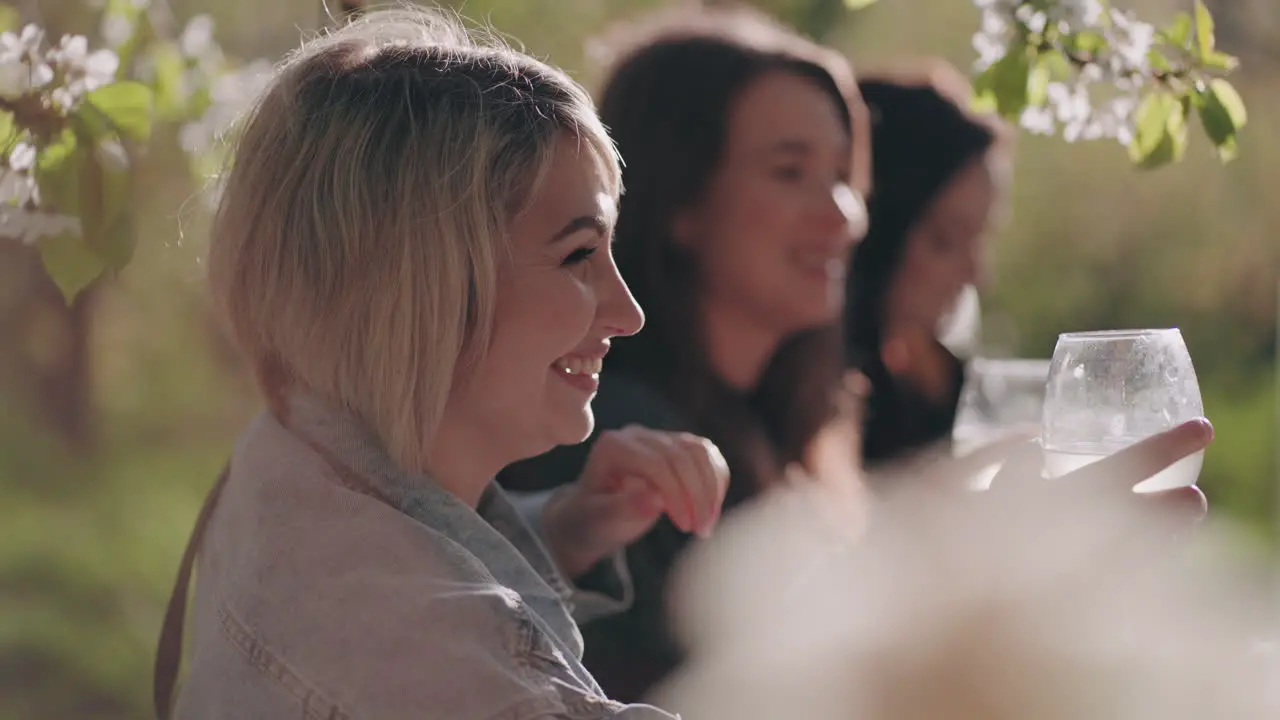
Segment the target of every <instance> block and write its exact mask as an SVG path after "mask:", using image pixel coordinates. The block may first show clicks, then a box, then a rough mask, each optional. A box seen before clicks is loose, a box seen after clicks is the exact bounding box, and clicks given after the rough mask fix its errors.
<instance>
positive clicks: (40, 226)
mask: <svg viewBox="0 0 1280 720" xmlns="http://www.w3.org/2000/svg"><path fill="white" fill-rule="evenodd" d="M0 184H3V181H0ZM67 232H70V233H74V234H76V235H79V234H81V232H82V228H81V225H80V218H78V217H74V216H71V215H62V214H60V213H46V212H40V211H38V210H26V209H22V208H15V207H4V206H0V237H6V238H10V239H13V240H18V241H19V242H21V243H23V244H24V245H34V244H36V243H37V242H39V241H40V239H41V238H45V237H56V236H58V235H62V234H63V233H67Z"/></svg>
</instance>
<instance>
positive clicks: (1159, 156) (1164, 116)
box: [1129, 90, 1187, 169]
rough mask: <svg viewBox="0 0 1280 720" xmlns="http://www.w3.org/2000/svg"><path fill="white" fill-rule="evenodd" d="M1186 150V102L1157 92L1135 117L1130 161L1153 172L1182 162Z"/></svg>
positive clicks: (1143, 101)
mask: <svg viewBox="0 0 1280 720" xmlns="http://www.w3.org/2000/svg"><path fill="white" fill-rule="evenodd" d="M1186 149H1187V110H1186V104H1185V103H1184V102H1183V98H1179V97H1177V96H1175V95H1173V94H1171V93H1169V92H1167V91H1164V90H1156V91H1154V92H1152V93H1150V94H1149V95H1147V96H1146V97H1145V98H1143V100H1142V103H1141V104H1140V105H1139V106H1138V109H1137V112H1136V113H1135V115H1134V136H1133V142H1132V143H1130V144H1129V158H1130V159H1131V160H1133V162H1134V163H1135V164H1136V165H1138V166H1139V167H1141V168H1144V169H1154V168H1157V167H1160V166H1162V165H1166V164H1168V163H1171V162H1177V161H1179V160H1181V159H1182V157H1183V155H1184V154H1185V153H1186Z"/></svg>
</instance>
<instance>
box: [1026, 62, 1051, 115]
mask: <svg viewBox="0 0 1280 720" xmlns="http://www.w3.org/2000/svg"><path fill="white" fill-rule="evenodd" d="M1052 79H1053V77H1052V73H1051V72H1050V71H1049V63H1048V61H1047V59H1046V58H1045V57H1044V56H1041V57H1037V58H1036V62H1035V65H1033V66H1032V67H1031V72H1030V73H1029V74H1028V75H1027V104H1028V105H1032V106H1034V107H1041V106H1043V105H1044V104H1045V103H1046V102H1048V101H1049V81H1051V80H1052Z"/></svg>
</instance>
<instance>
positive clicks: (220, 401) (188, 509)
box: [0, 0, 1280, 719]
mask: <svg viewBox="0 0 1280 720" xmlns="http://www.w3.org/2000/svg"><path fill="white" fill-rule="evenodd" d="M159 2H165V3H167V6H168V7H167V12H168V13H169V15H168V17H170V19H171V22H172V23H174V27H176V28H179V29H181V28H182V27H185V26H187V24H188V23H189V22H190V21H191V19H192V18H194V17H197V16H199V15H207V16H209V17H210V18H212V20H213V27H214V30H213V39H214V40H215V41H216V42H217V43H218V44H220V45H221V47H222V50H223V51H224V52H225V54H226V55H227V56H228V57H231V58H236V59H238V60H240V61H243V62H246V63H247V62H249V61H251V60H254V59H266V60H270V61H274V60H276V59H279V58H280V57H281V56H282V54H283V53H284V52H286V51H287V50H289V49H290V48H291V47H294V46H296V45H297V44H298V42H299V38H300V33H302V32H309V31H313V30H315V29H317V28H320V27H322V26H323V24H324V21H325V14H324V9H323V7H322V4H321V3H320V2H319V0H272V1H271V2H262V1H261V0H220V1H219V2H217V3H214V2H211V0H152V3H159ZM14 4H15V6H17V7H18V8H19V10H20V11H21V13H22V14H23V15H24V18H26V19H30V20H37V21H39V22H40V23H41V24H43V25H44V26H45V27H47V28H48V29H49V31H50V33H51V34H54V35H56V34H58V33H61V32H79V33H84V34H87V35H89V36H90V38H91V40H90V42H91V44H95V43H98V42H100V38H101V37H102V33H101V32H100V29H99V27H98V23H99V18H100V17H101V11H100V10H98V9H95V8H94V7H93V6H94V3H92V2H85V1H84V0H26V1H25V2H18V3H14ZM101 4H102V3H101V2H99V3H98V5H99V6H101ZM135 4H139V3H135ZM446 4H449V3H446ZM452 4H453V5H454V6H455V7H458V8H459V9H460V10H462V11H463V12H464V13H465V14H467V15H468V16H471V17H473V18H478V19H483V20H486V21H488V22H490V23H492V24H493V25H494V26H496V27H497V28H498V29H500V30H502V31H503V32H504V33H506V34H508V35H510V36H512V37H514V38H518V39H519V40H520V41H521V42H523V43H524V45H525V46H526V47H527V49H528V50H529V51H530V52H532V53H534V54H536V55H539V56H543V57H545V58H547V59H549V60H550V61H551V62H553V63H555V64H558V65H560V66H563V67H565V68H566V69H568V70H570V71H571V72H572V73H573V74H574V75H575V76H576V77H578V78H579V79H581V80H582V81H583V82H585V83H586V84H588V85H589V86H593V85H594V82H595V80H596V78H595V76H594V75H593V72H592V69H593V68H592V63H591V59H590V58H591V55H590V52H589V51H588V47H589V40H590V38H591V37H592V35H593V34H594V33H596V32H598V31H600V30H601V29H602V28H604V27H605V26H606V25H608V24H609V23H610V22H612V21H615V20H618V19H621V18H625V17H627V16H629V15H631V14H634V13H636V12H638V11H642V10H644V9H647V8H653V7H656V6H659V5H663V4H668V3H664V2H662V0H471V1H470V2H465V3H463V2H458V3H452ZM756 4H757V5H759V6H762V7H764V8H767V9H770V10H773V11H774V12H776V13H778V14H779V15H780V16H782V17H783V18H784V19H785V20H787V21H789V22H791V23H792V24H794V25H796V26H798V27H799V28H800V29H802V30H804V31H805V32H808V33H810V34H813V35H815V36H817V37H819V38H820V39H822V40H824V41H826V42H828V43H830V44H831V45H833V46H835V47H837V48H839V49H840V50H842V51H844V52H847V53H848V54H849V56H850V57H851V58H852V59H853V60H854V61H855V63H856V64H857V66H858V68H859V69H870V68H881V67H887V66H890V65H891V64H892V63H894V62H896V61H899V60H910V59H913V58H918V57H920V56H923V55H929V56H938V57H941V58H944V59H946V60H949V61H951V62H952V63H954V64H956V65H958V66H960V67H961V68H964V69H967V68H968V67H969V66H970V64H971V63H972V61H973V57H974V53H973V50H972V48H971V45H970V37H971V35H972V34H973V32H974V30H975V29H976V28H977V23H978V13H977V11H976V10H975V9H974V8H973V7H972V6H971V5H970V4H968V3H966V2H964V1H963V0H881V2H879V3H878V4H876V5H873V6H872V7H870V8H868V9H866V10H864V11H859V12H857V13H851V12H848V11H846V10H845V9H844V7H843V2H842V0H760V1H759V2H757V3H756ZM1130 5H1132V6H1134V7H1136V8H1138V9H1139V10H1141V11H1142V12H1144V13H1146V14H1148V15H1152V16H1154V17H1153V18H1152V19H1158V18H1159V17H1160V16H1161V15H1165V14H1168V13H1170V12H1172V10H1173V9H1175V8H1181V7H1182V6H1183V5H1188V6H1189V5H1190V2H1189V1H1188V2H1186V3H1183V2H1182V1H1181V0H1177V1H1176V2H1175V0H1140V1H1139V2H1135V3H1130ZM1210 5H1211V7H1212V9H1213V12H1214V14H1215V16H1216V17H1217V19H1218V35H1219V43H1220V46H1221V47H1222V48H1223V49H1225V50H1226V51H1227V52H1230V53H1233V54H1235V55H1238V56H1240V58H1241V60H1242V63H1243V69H1242V70H1241V71H1240V73H1239V75H1238V82H1237V86H1238V87H1239V88H1240V90H1241V93H1242V94H1243V95H1244V98H1245V100H1246V102H1247V103H1248V105H1249V108H1250V124H1249V126H1248V127H1247V129H1246V130H1245V131H1244V133H1243V135H1242V138H1241V141H1240V142H1241V146H1242V148H1243V151H1242V153H1241V157H1240V158H1239V159H1238V160H1237V161H1235V162H1234V163H1232V164H1230V165H1228V166H1225V167H1223V166H1221V165H1220V164H1219V163H1218V161H1217V160H1216V159H1215V158H1214V157H1213V156H1212V154H1211V152H1210V148H1209V147H1208V145H1207V143H1206V142H1205V141H1204V139H1203V136H1201V135H1198V134H1196V133H1193V136H1192V138H1193V139H1192V146H1191V148H1190V150H1189V152H1188V159H1187V160H1186V161H1185V162H1184V163H1182V164H1180V165H1177V166H1172V167H1168V168H1165V169H1163V170H1160V171H1158V172H1155V173H1146V172H1143V171H1139V170H1135V169H1132V167H1131V166H1130V164H1129V162H1128V159H1127V158H1126V156H1125V153H1124V151H1123V149H1122V148H1120V147H1119V146H1118V145H1115V144H1114V143H1112V142H1099V143H1087V144H1076V145H1069V144H1066V143H1064V142H1062V141H1061V140H1057V139H1051V138H1041V137H1031V136H1027V135H1023V136H1022V137H1021V138H1020V139H1019V141H1018V144H1017V161H1016V178H1015V184H1014V195H1013V198H1012V212H1013V217H1012V221H1011V223H1010V224H1009V225H1008V226H1007V227H1006V228H1005V229H1004V230H1003V232H1002V233H1001V234H1000V237H999V238H998V241H997V242H996V247H995V263H994V270H995V283H994V285H993V286H992V287H991V288H990V289H989V290H988V292H987V293H986V294H985V295H984V297H983V299H982V308H983V315H984V321H983V352H984V353H985V354H988V355H997V356H1021V357H1045V358H1047V357H1048V356H1049V355H1050V354H1051V352H1052V349H1053V343H1054V339H1055V337H1056V335H1057V334H1058V333H1060V332H1064V331H1069V330H1079V329H1088V328H1111V327H1168V326H1177V327H1180V328H1181V329H1182V331H1183V333H1184V335H1185V337H1186V340H1187V343H1188V345H1189V346H1190V349H1191V353H1192V356H1193V358H1194V360H1195V364H1196V368H1197V370H1198V372H1199V376H1200V381H1201V384H1202V387H1203V392H1204V399H1205V407H1206V411H1207V414H1208V415H1209V417H1210V418H1211V419H1212V420H1213V422H1214V424H1215V425H1216V427H1217V429H1218V439H1217V441H1216V442H1215V444H1214V446H1213V447H1212V448H1211V450H1210V452H1209V454H1208V457H1207V461H1206V465H1205V469H1204V472H1203V474H1202V476H1201V480H1200V482H1201V486H1202V487H1203V488H1204V490H1205V491H1206V493H1207V494H1208V495H1209V496H1210V498H1211V502H1212V503H1213V506H1214V509H1215V512H1218V513H1223V514H1230V515H1232V516H1234V517H1235V518H1238V519H1239V520H1240V521H1241V527H1242V528H1244V530H1243V534H1244V535H1245V537H1246V538H1248V539H1249V540H1250V541H1251V542H1256V543H1257V544H1258V545H1259V547H1261V548H1264V549H1269V548H1271V546H1272V538H1273V537H1275V535H1276V532H1277V531H1278V530H1280V527H1277V524H1276V517H1275V515H1276V513H1275V512H1274V510H1275V507H1276V505H1277V503H1276V502H1275V492H1274V488H1275V487H1276V485H1277V483H1278V482H1280V478H1278V476H1277V455H1276V448H1277V443H1276V437H1277V433H1276V429H1277V428H1276V418H1277V386H1276V364H1275V359H1276V352H1275V350H1276V342H1277V333H1276V308H1277V303H1278V302H1280V292H1278V291H1280V286H1278V285H1277V273H1276V267H1277V261H1278V260H1280V244H1278V243H1277V242H1276V239H1275V237H1274V232H1275V230H1274V229H1275V228H1280V135H1278V134H1277V125H1278V124H1280V4H1276V3H1275V2H1274V0H1217V2H1212V3H1210ZM334 9H335V10H336V6H335V8H334ZM196 39H199V38H196ZM233 89H234V88H232V89H226V88H224V90H226V91H227V92H230V91H231V90H233ZM157 133H158V135H157V137H156V139H155V140H154V141H153V142H152V143H151V144H150V146H149V150H148V154H147V156H146V157H145V158H144V160H143V162H142V163H141V165H140V166H139V167H138V168H137V169H136V172H137V173H138V178H139V181H138V188H139V189H138V191H137V193H136V197H135V199H134V201H135V207H136V208H137V217H138V220H139V227H138V233H139V242H138V247H137V251H136V257H135V260H134V262H133V264H132V265H130V266H129V267H128V268H127V270H125V271H124V272H123V273H122V274H120V275H119V277H116V278H113V279H110V280H108V281H105V282H101V283H98V284H97V285H95V286H94V287H92V288H91V289H90V290H89V291H87V292H86V293H84V294H83V295H82V296H81V297H80V298H79V300H78V301H77V302H76V304H75V305H74V306H73V307H72V308H70V309H67V308H66V306H65V304H64V303H63V301H62V299H61V296H60V295H59V293H58V291H57V290H56V289H55V288H54V287H53V286H52V284H51V283H50V282H49V281H48V280H47V279H46V278H45V276H44V275H43V274H42V272H40V271H39V266H38V256H37V255H36V254H35V253H34V252H33V251H32V250H31V249H30V248H26V247H22V246H20V245H18V244H17V243H7V244H0V718H85V719H87V718H137V717H143V716H145V715H146V714H147V712H148V708H149V705H148V703H149V683H150V671H151V666H150V663H151V658H152V655H151V654H152V652H153V649H154V644H155V636H156V633H157V630H158V628H159V624H160V617H161V613H162V611H163V606H164V601H165V600H166V599H167V593H168V590H169V588H170V584H171V583H172V580H173V573H174V571H175V568H176V566H177V563H178V558H179V557H180V554H181V551H182V547H183V545H184V543H185V542H186V539H187V534H188V532H189V531H190V528H191V523H192V521H193V518H194V516H195V512H196V509H197V507H198V505H199V502H200V500H201V498H202V497H203V494H204V492H205V491H206V490H207V488H208V487H209V485H210V483H211V482H212V480H213V477H214V475H215V474H216V472H217V470H218V469H219V467H220V465H221V463H222V462H223V460H224V458H225V457H226V455H227V453H228V451H229V450H230V447H231V444H232V442H233V440H234V438H235V436H236V434H237V432H238V431H239V429H240V426H241V425H242V423H244V422H245V421H246V420H247V419H248V417H249V416H250V415H251V414H252V413H253V412H255V410H256V408H257V403H256V400H255V397H254V393H253V390H252V387H251V385H250V383H249V382H248V381H247V379H246V377H245V375H244V374H243V373H242V372H241V370H240V368H239V366H238V364H237V360H236V358H235V357H234V355H233V353H232V352H231V351H230V349H229V348H228V346H227V345H226V344H225V343H224V342H223V341H222V340H221V338H220V336H219V333H218V330H217V328H216V327H215V326H214V324H213V322H212V321H211V318H210V316H209V314H208V308H207V304H206V299H205V294H204V285H203V281H202V269H201V262H200V258H201V254H202V245H203V243H204V229H205V222H206V216H205V205H204V201H203V200H202V198H201V196H200V194H199V190H200V183H199V181H198V180H197V177H198V173H194V172H192V167H191V162H190V159H189V157H188V155H187V154H185V153H183V152H182V151H181V150H180V149H179V147H180V142H186V143H188V144H190V143H194V142H199V141H200V140H199V138H198V137H197V135H198V128H187V129H186V130H185V134H184V130H183V128H182V127H181V125H180V124H176V123H175V124H168V125H164V124H161V125H158V126H157Z"/></svg>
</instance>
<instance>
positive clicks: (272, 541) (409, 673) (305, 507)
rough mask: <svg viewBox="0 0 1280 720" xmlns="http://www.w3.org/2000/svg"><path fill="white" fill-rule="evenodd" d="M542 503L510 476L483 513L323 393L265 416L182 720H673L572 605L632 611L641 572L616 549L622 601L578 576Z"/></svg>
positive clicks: (199, 596) (240, 466) (219, 561)
mask: <svg viewBox="0 0 1280 720" xmlns="http://www.w3.org/2000/svg"><path fill="white" fill-rule="evenodd" d="M316 446H318V447H320V448H322V449H323V450H324V451H325V453H326V454H327V455H329V456H330V457H332V458H335V459H338V460H339V461H341V462H342V463H344V464H345V465H346V466H347V467H348V468H349V469H350V470H352V471H354V472H355V473H357V474H358V475H359V476H360V477H361V478H363V479H364V480H365V481H366V482H368V483H369V484H371V485H372V486H373V487H375V488H376V489H377V490H378V491H379V492H378V494H380V495H382V496H383V497H384V498H385V499H386V500H387V502H383V501H380V500H377V499H374V498H373V497H370V496H368V495H365V494H361V493H358V492H355V491H353V490H351V489H348V488H347V487H345V486H344V485H343V484H342V483H341V481H340V478H339V476H338V475H337V474H336V472H335V470H334V469H333V467H332V466H331V465H330V464H329V463H328V462H327V461H326V460H325V458H324V457H322V455H321V453H320V452H317V450H316V449H315V447H316ZM544 499H545V496H527V497H516V496H511V497H508V495H507V494H506V493H505V492H504V491H503V490H501V489H500V488H498V486H497V485H496V484H495V485H491V486H490V488H489V490H488V491H486V493H485V495H484V497H483V499H482V500H481V502H480V504H479V508H478V510H473V509H471V508H470V507H468V506H467V505H465V504H464V503H462V502H461V501H459V500H458V499H457V498H455V497H454V496H453V495H451V494H449V493H448V492H446V491H444V490H443V489H442V488H440V487H439V486H438V485H436V484H434V483H432V482H431V481H430V479H428V478H426V477H423V476H420V475H411V474H407V473H404V472H402V471H401V470H399V469H398V468H397V467H396V465H395V463H394V462H392V460H391V459H390V457H389V456H388V455H387V454H386V453H385V452H384V451H383V450H382V449H381V447H380V446H379V444H378V443H377V442H376V440H375V439H374V438H373V437H372V436H371V435H370V434H368V433H367V431H365V430H363V429H362V428H361V426H360V425H359V424H358V423H356V422H354V421H353V420H351V419H350V418H348V417H346V416H344V415H341V414H338V413H334V412H330V411H328V410H327V409H325V408H323V407H322V406H321V405H320V404H319V403H315V402H307V401H302V402H295V403H293V406H292V407H291V412H290V418H289V427H288V428H286V427H284V426H283V425H281V424H280V422H279V421H277V419H276V418H275V417H274V416H273V415H270V414H263V415H261V416H259V417H258V418H256V419H255V420H254V421H253V422H252V424H251V425H250V427H249V428H248V430H247V431H246V432H245V434H244V435H243V436H242V437H241V439H240V441H239V443H238V444H237V447H236V450H235V453H234V455H233V458H232V461H231V475H230V477H229V479H228V481H227V484H226V486H225V487H224V489H223V491H222V496H221V498H220V500H219V504H218V506H217V508H216V510H215V511H214V514H213V516H212V519H211V521H210V523H209V526H208V528H207V531H206V535H205V538H204V545H203V549H202V551H201V556H200V561H199V565H198V566H197V573H198V574H197V580H196V585H195V595H194V601H193V610H192V620H191V627H190V633H191V640H192V644H191V652H190V654H189V656H188V658H187V663H188V665H187V667H188V674H187V677H186V679H185V681H184V682H183V684H182V686H181V689H180V691H179V695H178V699H177V705H176V709H175V717H176V718H179V719H181V720H203V719H206V718H209V719H212V718H237V719H241V718H243V719H245V720H249V719H251V718H287V717H288V718H313V719H315V720H321V719H323V720H338V719H340V718H341V719H345V718H442V719H447V720H471V719H475V720H490V719H493V720H498V719H502V720H533V719H535V718H537V719H543V718H546V719H550V718H564V719H572V720H595V719H597V718H619V719H621V720H675V716H673V715H669V714H667V713H664V712H662V711H659V710H657V709H655V708H652V707H649V706H645V705H622V704H620V703H616V702H613V701H611V700H608V699H607V698H605V697H604V696H603V694H602V692H601V690H600V687H599V685H597V684H596V682H595V680H594V679H592V677H591V675H590V674H589V673H588V672H587V671H586V670H585V669H584V668H583V666H582V664H581V656H582V636H581V635H580V634H579V631H578V627H577V625H576V623H575V618H574V617H573V616H572V614H571V613H573V608H575V607H576V609H577V612H578V615H579V616H580V617H581V616H589V615H592V614H598V613H602V612H611V611H616V610H619V609H621V608H622V607H623V606H624V605H625V603H626V602H627V600H628V597H626V596H628V595H629V588H628V587H627V585H628V582H629V580H628V578H627V577H626V575H625V568H623V567H622V565H621V563H620V561H618V560H614V561H612V562H613V563H614V565H613V569H614V571H615V573H616V577H615V584H617V585H619V586H620V587H622V588H623V589H624V592H623V593H622V594H623V595H624V597H622V598H621V599H619V598H610V597H607V596H606V595H604V594H600V593H590V592H586V591H584V590H581V589H578V588H574V587H571V586H570V585H569V584H568V583H566V582H565V580H564V579H563V578H562V577H561V576H560V574H559V573H558V572H557V570H556V568H555V566H554V563H553V561H552V560H551V558H550V556H549V555H548V554H547V552H546V550H545V549H544V543H543V542H542V541H541V540H540V539H539V538H540V529H539V526H538V523H537V517H538V514H539V510H540V508H541V502H542V501H543V500H544ZM531 521H532V522H531ZM597 574H598V573H597ZM605 574H606V575H607V574H609V573H608V571H607V568H606V570H605Z"/></svg>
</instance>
